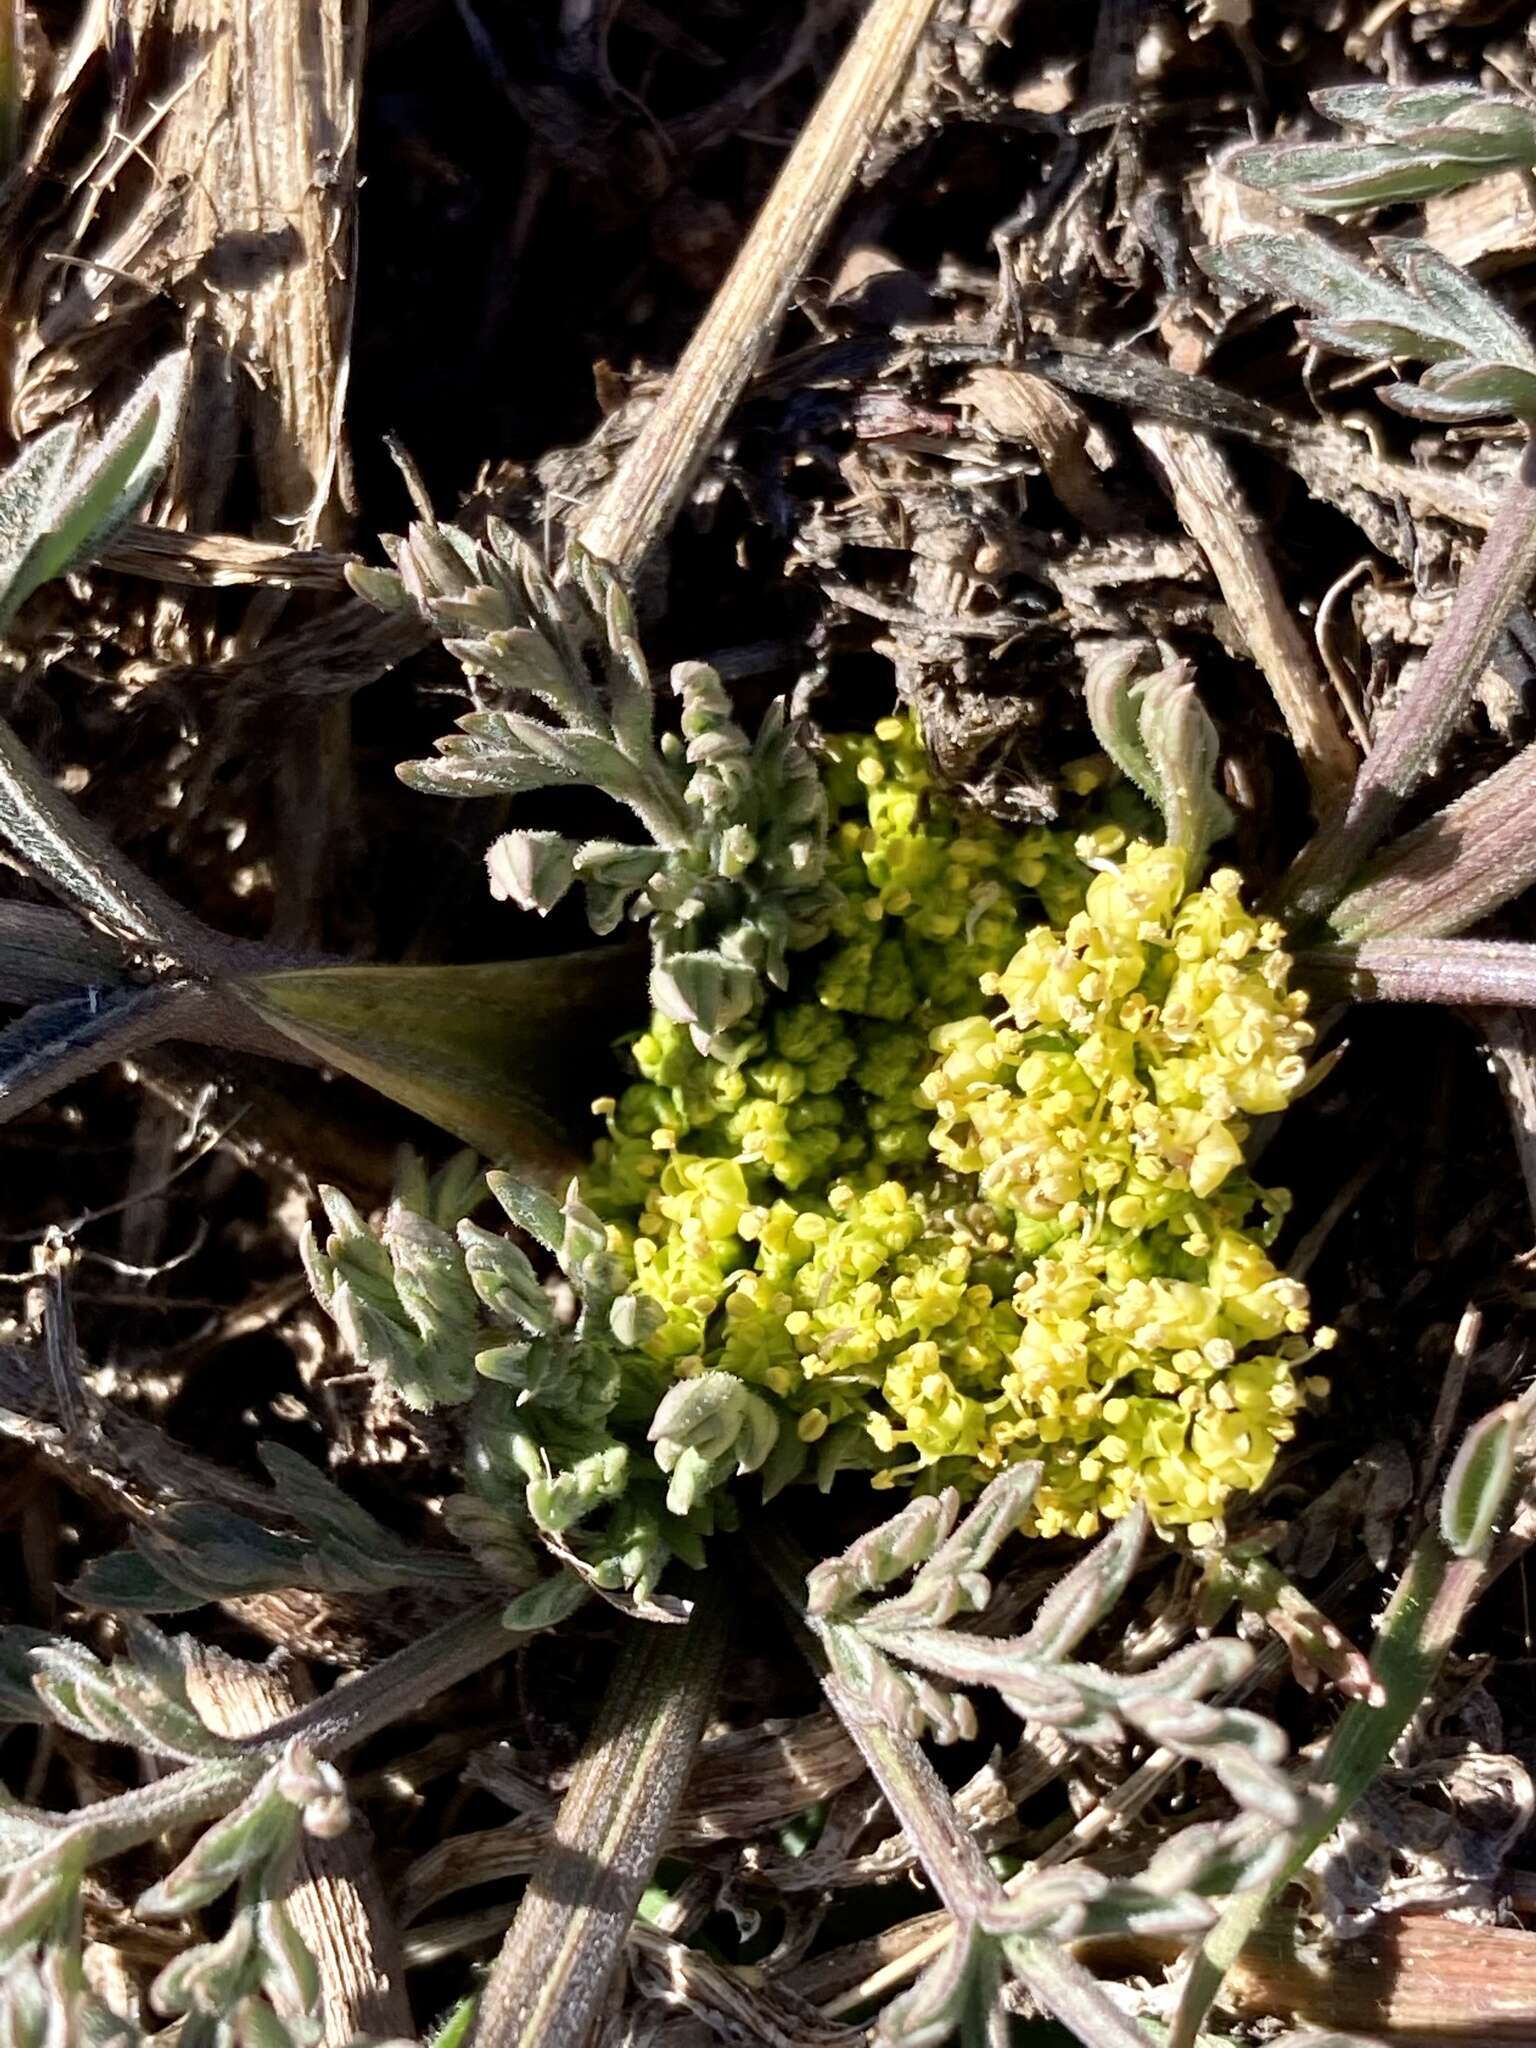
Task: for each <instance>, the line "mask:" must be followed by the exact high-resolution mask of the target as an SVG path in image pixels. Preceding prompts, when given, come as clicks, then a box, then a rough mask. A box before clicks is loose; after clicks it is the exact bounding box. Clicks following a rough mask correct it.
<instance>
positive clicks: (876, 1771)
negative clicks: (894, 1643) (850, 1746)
mask: <svg viewBox="0 0 1536 2048" xmlns="http://www.w3.org/2000/svg"><path fill="white" fill-rule="evenodd" d="M755 1541H756V1547H757V1553H758V1556H759V1559H760V1561H761V1562H762V1564H763V1565H764V1566H765V1568H766V1569H767V1571H768V1573H769V1576H770V1577H771V1578H772V1580H773V1582H774V1585H775V1587H776V1588H777V1590H778V1592H779V1595H780V1597H781V1598H782V1599H783V1600H784V1602H785V1604H786V1605H787V1606H788V1608H789V1610H790V1613H791V1615H792V1617H793V1619H794V1622H795V1624H796V1633H797V1635H798V1636H799V1638H800V1641H801V1644H802V1647H803V1648H804V1649H805V1651H806V1654H807V1656H808V1658H809V1660H810V1662H811V1664H812V1665H813V1667H814V1668H815V1670H816V1674H817V1676H818V1677H819V1679H820V1680H821V1688H822V1691H823V1692H824V1693H825V1694H826V1697H827V1702H828V1704H829V1705H830V1706H831V1708H832V1710H833V1712H834V1713H835V1714H836V1715H837V1717H838V1719H839V1720H840V1721H841V1722H842V1724H843V1726H844V1727H845V1728H846V1729H847V1730H848V1733H849V1734H850V1735H851V1736H852V1738H853V1740H854V1742H855V1743H856V1744H857V1745H858V1749H859V1754H860V1755H861V1756H862V1757H863V1758H864V1761H865V1762H866V1763H867V1764H868V1765H869V1768H870V1772H871V1774H872V1775H873V1777H874V1780H875V1783H876V1784H877V1785H878V1786H879V1787H880V1790H881V1791H882V1792H883V1793H884V1794H885V1800H886V1804H887V1805H888V1806H889V1807H890V1809H891V1812H892V1813H893V1814H894V1816H895V1817H896V1820H897V1821H898V1822H899V1823H900V1825H901V1827H902V1829H903V1831H904V1832H905V1834H906V1836H907V1838H908V1840H909V1841H910V1842H911V1844H912V1847H913V1849H914V1850H915V1851H916V1853H917V1857H918V1860H919V1862H920V1863H921V1864H922V1867H923V1871H924V1873H925V1875H926V1876H927V1878H928V1881H929V1882H930V1884H932V1886H933V1888H934V1890H935V1891H936V1892H937V1893H938V1895H939V1897H940V1898H941V1899H942V1900H943V1902H944V1905H945V1907H946V1909H947V1910H948V1912H949V1915H950V1917H951V1919H952V1920H954V1922H955V1923H956V1926H957V1927H960V1928H971V1927H974V1926H975V1925H976V1924H977V1923H978V1922H979V1921H981V1920H982V1919H983V1917H984V1916H985V1914H986V1913H987V1911H988V1909H989V1908H992V1907H1002V1908H1005V1909H1006V1907H1007V1905H1008V1894H1007V1892H1006V1891H1005V1890H1004V1889H1003V1886H1002V1883H1001V1882H1000V1880H999V1879H998V1878H997V1877H996V1876H995V1875H994V1874H993V1871H992V1869H991V1866H990V1865H989V1864H988V1862H987V1860H986V1858H985V1857H984V1856H983V1855H982V1853H981V1850H980V1849H979V1847H978V1846H977V1844H976V1842H975V1840H974V1839H973V1837H972V1836H971V1835H970V1834H969V1833H968V1832H967V1830H966V1828H965V1825H964V1823H963V1822H962V1821H961V1819H960V1816H959V1814H958V1812H957V1811H956V1809H955V1803H954V1801H953V1800H952V1799H951V1798H950V1796H949V1793H948V1792H947V1791H946V1790H945V1787H944V1783H943V1780H942V1779H941V1778H940V1777H939V1774H938V1772H937V1771H936V1770H935V1769H934V1768H933V1765H932V1764H931V1763H930V1762H929V1761H928V1758H927V1756H926V1755H925V1754H924V1752H923V1749H922V1747H921V1746H920V1745H919V1744H918V1743H917V1742H914V1741H913V1739H912V1738H911V1737H910V1736H908V1735H903V1734H901V1733H900V1732H899V1731H898V1730H896V1729H895V1728H893V1727H891V1726H890V1725H889V1723H887V1722H885V1721H883V1720H880V1719H879V1718H877V1717H876V1716H875V1715H874V1714H872V1713H871V1712H870V1711H869V1708H868V1707H867V1706H866V1705H865V1703H864V1702H863V1701H862V1700H861V1699H860V1698H859V1696H858V1695H857V1693H856V1692H855V1691H854V1690H853V1689H852V1688H851V1687H849V1686H848V1685H847V1684H846V1683H845V1681H844V1679H843V1678H842V1677H841V1676H839V1675H838V1674H837V1672H836V1670H835V1666H836V1663H837V1652H836V1635H837V1626H836V1624H835V1623H833V1624H830V1625H829V1624H826V1623H820V1622H816V1621H814V1620H812V1618H811V1617H810V1615H809V1614H808V1613H807V1611H806V1606H805V1597H804V1586H805V1577H806V1567H807V1564H808V1562H809V1561H808V1560H807V1559H806V1558H805V1557H803V1556H802V1555H801V1554H800V1553H799V1552H798V1551H797V1549H796V1547H795V1546H794V1545H793V1544H792V1543H790V1542H789V1541H787V1540H786V1539H785V1538H784V1537H783V1536H782V1535H781V1534H780V1533H779V1532H778V1531H777V1530H774V1529H769V1528H766V1527H764V1528H760V1529H759V1530H758V1532H757V1535H756V1539H755ZM951 1939H953V1936H952V1937H951ZM1001 1946H1002V1950H1003V1953H1004V1955H1005V1956H1006V1957H1007V1959H1008V1963H1009V1966H1010V1967H1011V1969H1012V1970H1013V1972H1014V1975H1015V1976H1016V1977H1017V1978H1018V1979H1019V1980H1020V1982H1021V1983H1022V1984H1023V1985H1024V1986H1025V1988H1026V1989H1027V1990H1028V1991H1029V1992H1030V1994H1031V1995H1032V1996H1033V1997H1034V1998H1035V1999H1036V2000H1037V2002H1038V2003H1039V2004H1040V2005H1041V2006H1043V2007H1044V2008H1045V2009H1046V2010H1047V2011H1048V2012H1050V2013H1053V2014H1054V2015H1055V2017H1056V2018H1057V2019H1059V2020H1060V2021H1061V2022H1062V2024H1063V2026H1066V2027H1068V2028H1070V2029H1071V2031H1072V2032H1073V2033H1074V2034H1075V2035H1076V2036H1077V2038H1078V2040H1080V2041H1083V2042H1086V2043H1088V2044H1089V2048H1150V2044H1149V2040H1148V2036H1147V2035H1146V2034H1145V2033H1143V2032H1142V2030H1141V2028H1140V2027H1138V2026H1137V2025H1136V2024H1135V2022H1134V2021H1132V2020H1130V2019H1127V2017H1126V2016H1125V2014H1124V2013H1122V2012H1121V2010H1120V2008H1119V2007H1118V2006H1117V2005H1116V2004H1115V2003H1114V2001H1113V2000H1112V1999H1110V1998H1108V1997H1106V1995H1105V1994H1104V1992H1103V1991H1102V1990H1101V1989H1100V1988H1099V1986H1098V1985H1097V1984H1096V1983H1095V1982H1094V1980H1093V1978H1092V1977H1091V1976H1090V1975H1089V1973H1088V1972H1087V1971H1086V1970H1085V1969H1084V1968H1083V1966H1082V1964H1081V1963H1079V1962H1077V1961H1075V1960H1074V1959H1073V1957H1072V1956H1071V1955H1070V1954H1069V1952H1068V1951H1067V1950H1066V1949H1065V1948H1064V1947H1063V1946H1062V1945H1061V1944H1060V1943H1058V1942H1054V1941H1051V1940H1049V1939H1048V1938H1046V1937H1044V1936H1041V1935H1018V1934H1010V1935H1004V1936H1002V1937H1001Z"/></svg>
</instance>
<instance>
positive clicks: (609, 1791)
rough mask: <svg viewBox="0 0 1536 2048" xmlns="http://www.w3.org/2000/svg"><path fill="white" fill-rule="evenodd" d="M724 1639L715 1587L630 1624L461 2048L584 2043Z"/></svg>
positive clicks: (712, 1684) (708, 1695) (679, 1789)
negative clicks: (690, 1603)
mask: <svg viewBox="0 0 1536 2048" xmlns="http://www.w3.org/2000/svg"><path fill="white" fill-rule="evenodd" d="M724 1647H725V1624H724V1615H723V1606H722V1601H721V1597H720V1593H719V1589H718V1587H716V1588H714V1589H712V1590H711V1591H710V1592H707V1593H706V1594H705V1595H704V1596H703V1597H701V1598H700V1599H699V1600H697V1601H696V1602H695V1603H694V1609H693V1614H692V1617H691V1619H690V1620H689V1621H688V1622H687V1623H685V1624H684V1625H683V1626H681V1627H678V1626H669V1625H667V1624H665V1623H662V1624H659V1625H658V1624H654V1623H653V1624H645V1623H638V1622H637V1623H632V1624H630V1625H629V1626H628V1627H626V1628H625V1630H624V1633H623V1636H622V1639H621V1642H620V1647H619V1656H618V1662H617V1664H616V1665H615V1667H614V1673H613V1677H612V1678H611V1680H610V1681H609V1685H608V1690H607V1692H606V1693H605V1695H604V1697H603V1704H602V1706H601V1708H600V1710H599V1712H598V1717H597V1721H596V1723H595V1725H594V1727H593V1730H592V1734H591V1736H590V1738H589V1740H588V1742H587V1746H586V1748H585V1750H583V1752H582V1755H581V1760H580V1761H579V1763H578V1764H577V1766H576V1769H575V1772H574V1773H573V1775H572V1778H571V1782H570V1786H569V1788H568V1790H567V1791H566V1794H565V1797H564V1798H563V1800H562V1801H561V1804H560V1812H559V1816H558V1818H557V1819H556V1822H555V1829H554V1837H553V1840H552V1841H551V1843H550V1845H549V1847H548V1849H547V1850H546V1851H545V1852H544V1855H543V1856H542V1858H541V1859H540V1861H539V1863H538V1865H537V1867H536V1868H535V1870H534V1872H533V1875H532V1876H531V1877H530V1879H529V1880H528V1889H527V1891H526V1892H525V1893H524V1895H523V1901H522V1904H521V1905H520V1906H519V1907H518V1911H517V1917H516V1918H515V1919H514V1920H513V1922H512V1926H511V1928H510V1930H509V1932H508V1934H507V1938H506V1941H505V1943H504V1944H503V1946H502V1950H501V1953H500V1955H498V1957H497V1958H496V1962H495V1964H494V1966H493V1968H492V1970H491V1974H490V1977H489V1979H488V1980H487V1983H486V1986H485V1990H484V1991H483V1992H482V1993H481V1996H480V2002H479V2010H478V2013H477V2016H476V2020H475V2025H474V2030H473V2033H472V2035H471V2036H470V2039H471V2042H472V2048H583V2044H584V2043H585V2042H586V2041H587V2040H588V2039H589V2037H590V2034H591V2030H592V2025H593V2022H594V2020H595V2019H596V2017H597V2014H598V2012H599V2010H600V2009H601V2006H602V2002H603V1999H604V1997H605V1996H606V1993H607V1990H608V1983H609V1979H610V1978H611V1976H612V1974H613V1971H614V1968H615V1965H616V1964H617V1962H618V1959H619V1955H620V1952H621V1950H622V1948H623V1945H624V1940H625V1937H626V1935H627V1934H628V1932H629V1928H630V1924H631V1922H632V1921H633V1919H634V1916H635V1912H636V1909H637V1908H638V1906H639V1904H640V1899H641V1895H642V1893H643V1892H644V1890H645V1887H646V1886H647V1884H649V1882H650V1880H651V1875H652V1873H653V1871H654V1869H655V1867H656V1863H657V1860H658V1858H659V1857H660V1855H661V1852H662V1850H663V1848H664V1847H665V1846H666V1842H667V1837H668V1834H669V1832H670V1830H671V1827H672V1823H673V1820H674V1818H675V1817H676V1814H677V1808H678V1803H679V1801H680V1799H681V1798H682V1793H683V1787H684V1785H685V1783H686V1781H687V1777H688V1771H689V1768H690V1766H691V1764H692V1762H693V1758H694V1753H695V1751H696V1750H697V1748H698V1744H699V1738H700V1736H701V1734H702V1733H703V1728H704V1721H705V1717H706V1715H707V1714H708V1712H709V1709H710V1706H711V1704H712V1702H713V1700H714V1696H715V1689H716V1686H717V1684H718V1681H719V1675H720V1664H721V1659H722V1656H723V1653H724Z"/></svg>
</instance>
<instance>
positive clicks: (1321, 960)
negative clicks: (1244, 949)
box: [1298, 939, 1536, 1009]
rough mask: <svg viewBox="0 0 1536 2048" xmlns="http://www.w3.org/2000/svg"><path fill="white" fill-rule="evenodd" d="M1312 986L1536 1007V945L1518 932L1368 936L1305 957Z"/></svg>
mask: <svg viewBox="0 0 1536 2048" xmlns="http://www.w3.org/2000/svg"><path fill="white" fill-rule="evenodd" d="M1298 965H1299V966H1300V967H1301V969H1302V971H1303V972H1304V974H1305V975H1306V977H1307V980H1308V982H1309V984H1310V985H1312V986H1313V987H1316V988H1318V989H1319V990H1320V991H1321V992H1323V993H1325V994H1329V995H1332V994H1335V993H1337V994H1340V995H1347V996H1350V997H1352V998H1354V1000H1356V1001H1357V1002H1375V1003H1456V1004H1465V1005H1468V1006H1470V1007H1474V1008H1475V1007H1479V1006H1481V1005H1485V1004H1489V1003H1495V1004H1510V1005H1513V1006H1515V1007H1518V1008H1522V1009H1531V1008H1536V946H1533V945H1528V944H1524V943H1522V942H1521V941H1519V940H1518V939H1367V940H1366V941H1365V943H1364V944H1363V945H1360V946H1320V947H1318V948H1317V949H1316V950H1315V951H1312V952H1309V953H1303V954H1301V955H1300V956H1299V959H1298Z"/></svg>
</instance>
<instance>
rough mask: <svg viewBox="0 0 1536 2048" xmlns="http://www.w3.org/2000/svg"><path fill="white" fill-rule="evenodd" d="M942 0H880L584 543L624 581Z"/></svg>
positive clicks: (749, 366) (782, 303)
mask: <svg viewBox="0 0 1536 2048" xmlns="http://www.w3.org/2000/svg"><path fill="white" fill-rule="evenodd" d="M936 5H937V0H872V4H871V6H870V7H869V10H868V12H867V13H866V14H865V16H864V20H863V23H862V25H861V26H860V28H859V31H858V34H857V35H856V36H855V37H854V39H853V41H852V42H851V43H850V44H849V46H848V49H847V50H846V52H845V53H844V56H843V60H842V62H841V63H840V64H839V65H838V67H837V70H836V71H835V72H834V74H833V76H832V79H831V82H830V83H829V84H828V86H827V88H826V90H825V92H823V94H822V96H821V98H820V100H819V101H818V102H817V105H816V108H815V111H814V112H813V113H812V115H811V118H810V119H809V121H807V123H806V125H805V127H804V128H803V129H802V130H801V132H800V138H799V140H798V141H797V142H796V144H795V146H794V148H793V149H792V150H791V151H790V153H789V155H788V157H787V158H786V159H785V162H784V167H783V169H782V170H781V171H780V173H779V175H778V178H777V179H776V181H775V183H774V187H773V190H772V191H771V192H770V193H769V195H768V197H767V200H766V201H765V202H764V205H763V209H762V211H761V212H760V213H759V214H758V216H757V219H756V220H755V221H754V222H753V224H752V229H751V232H750V233H749V234H748V236H747V239H746V241H745V242H744V243H743V244H742V246H741V249H740V251H739V253H738V255H737V257H736V260H735V262H734V263H733V264H732V265H731V268H730V271H729V273H728V274H727V276H726V278H725V281H724V283H723V284H722V285H721V286H720V289H719V291H718V292H717V293H716V294H715V297H714V299H713V301H712V303H711V305H710V308H709V311H708V312H707V313H706V314H705V315H704V318H703V319H702V320H701V321H700V322H699V325H698V326H697V328H696V329H695V330H694V333H693V338H692V339H691V340H690V342H689V343H688V346H687V348H685V349H684V351H683V353H682V356H681V357H680V358H679V360H678V364H677V367H676V369H675V370H674V371H673V372H672V375H671V377H670V378H669V379H668V381H667V388H666V390H665V391H664V392H663V393H662V395H661V397H660V399H659V400H658V401H657V403H656V405H655V407H654V408H653V409H652V411H651V413H650V414H649V415H648V417H647V418H646V420H645V422H644V424H643V425H642V426H641V429H640V432H639V434H638V435H637V436H636V438H635V440H634V441H633V443H632V444H631V446H630V448H629V450H628V452H627V453H626V454H625V456H624V459H623V461H622V462H621V463H620V464H619V467H618V468H617V470H616V471H615V472H614V475H613V478H612V481H611V482H610V483H609V485H608V487H607V489H606V490H605V492H604V493H603V496H602V498H601V499H600V500H599V502H598V505H597V508H596V510H595V511H594V512H593V513H592V514H591V516H590V517H589V518H588V520H587V522H586V524H585V525H584V526H583V527H582V529H581V543H582V546H583V547H585V548H586V549H587V550H588V551H589V552H590V553H592V554H594V555H596V556H597V557H598V559H599V560H600V561H604V562H607V563H608V564H609V565H610V567H612V568H613V570H614V571H615V572H616V573H617V575H618V576H619V577H620V578H621V579H622V580H623V581H625V582H631V583H632V582H633V580H634V576H635V572H636V570H637V569H638V568H639V567H640V565H641V563H642V562H643V561H644V560H645V558H646V556H647V555H648V554H649V553H650V552H651V549H652V548H653V547H654V546H655V545H656V543H657V541H658V540H660V538H661V537H662V535H663V534H664V533H665V532H666V530H667V528H668V527H669V526H670V525H671V523H672V521H673V519H674V518H675V517H676V516H677V512H678V509H679V507H680V506H681V505H682V502H683V500H684V498H685V497H686V495H687V493H688V490H689V487H690V486H691V484H692V483H693V479H694V477H695V476H696V475H697V474H698V471H699V467H700V465H701V464H702V463H703V461H704V458H705V457H706V456H707V455H708V453H709V451H710V449H711V448H712V447H713V445H714V443H715V441H716V439H717V438H718V436H719V433H720V430H721V428H722V427H723V426H724V425H725V422H726V419H727V417H728V416H729V414H730V412H731V410H732V408H733V407H734V406H735V404H736V401H737V399H738V398H739V397H740V395H741V392H742V388H743V386H744V385H745V383H746V381H747V378H748V377H749V376H750V375H751V374H752V371H753V369H754V367H755V366H756V364H757V363H758V361H759V360H760V358H761V357H762V355H763V353H764V351H765V350H766V349H767V348H768V347H769V346H770V345H771V344H772V341H773V337H774V335H775V334H776V333H777V331H778V326H779V322H780V321H781V320H782V319H783V317H784V313H785V310H786V308H787V307H788V305H789V301H790V295H791V293H792V292H793V291H794V289H795V286H796V285H797V284H798V283H799V281H800V278H801V276H802V275H803V274H804V271H805V267H806V265H807V264H808V263H809V262H810V261H811V259H812V257H813V256H814V255H815V253H816V249H817V247H818V245H819V244H820V242H821V240H822V238H823V236H824V235H825V234H826V232H827V230H828V228H829V227H830V226H831V225H832V221H833V218H834V216H835V215H836V213H837V210H838V208H839V207H840V206H841V205H842V203H843V200H844V198H845V197H846V196H847V193H848V189H849V187H850V186H851V185H852V183H853V180H854V178H855V176H856V175H857V173H858V169H859V166H860V164H861V163H862V162H863V159H864V154H865V151H866V150H867V149H868V147H869V144H870V142H871V140H872V139H873V137H874V135H875V133H876V131H877V130H878V128H879V126H880V123H881V121H882V120H883V118H884V116H885V113H886V109H887V108H888V107H889V106H890V104H891V102H892V100H893V99H894V98H895V96H896V92H897V89H898V87H899V86H900V84H901V81H902V79H903V78H904V77H905V75H906V71H907V67H908V65H909V64H910V63H911V61H912V55H913V52H914V51H915V50H916V48H917V46H918V43H919V42H920V41H921V39H922V36H923V33H924V31H925V30H926V28H927V26H928V23H929V21H930V20H931V18H932V16H933V13H934V9H935V6H936Z"/></svg>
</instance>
